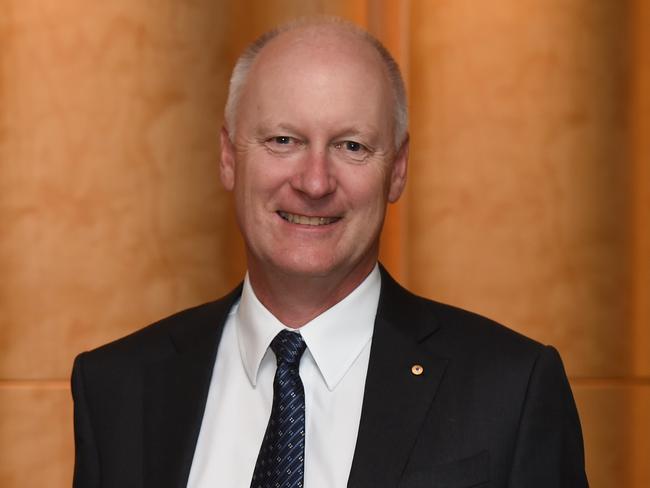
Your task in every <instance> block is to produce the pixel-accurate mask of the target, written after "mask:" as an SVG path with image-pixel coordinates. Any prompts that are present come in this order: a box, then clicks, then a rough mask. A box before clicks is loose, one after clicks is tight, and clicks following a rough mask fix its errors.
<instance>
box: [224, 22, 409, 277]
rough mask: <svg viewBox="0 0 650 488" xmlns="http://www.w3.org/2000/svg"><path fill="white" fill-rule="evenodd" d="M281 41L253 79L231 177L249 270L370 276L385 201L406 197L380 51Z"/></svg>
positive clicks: (227, 179) (227, 168) (345, 42)
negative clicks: (403, 194)
mask: <svg viewBox="0 0 650 488" xmlns="http://www.w3.org/2000/svg"><path fill="white" fill-rule="evenodd" d="M347 36H348V38H346V36H345V35H343V36H341V35H340V33H339V35H338V36H331V35H330V36H329V37H327V36H325V37H324V38H322V39H320V40H316V39H314V38H308V39H302V40H300V39H299V36H296V34H295V33H286V34H283V35H281V36H280V37H278V38H276V39H275V40H273V41H271V43H270V44H269V45H267V46H266V47H265V48H264V49H263V51H262V53H261V54H260V57H259V58H258V59H257V61H256V63H255V65H254V66H253V68H252V71H251V73H250V75H249V79H248V81H247V84H246V85H245V89H244V91H243V94H242V98H241V102H240V105H239V108H238V116H237V119H236V120H237V122H236V130H235V136H234V141H232V142H231V141H230V140H229V138H228V136H227V134H225V132H224V133H223V134H222V163H221V178H222V182H223V184H224V186H225V187H226V189H228V190H234V193H235V204H236V210H237V218H238V222H239V225H240V228H241V231H242V234H243V236H244V240H245V242H246V249H247V258H248V267H249V272H250V273H251V276H253V275H254V274H255V273H258V272H260V273H266V276H272V275H270V273H275V274H277V275H278V277H279V276H280V275H282V276H302V277H308V276H309V277H316V276H320V277H339V278H340V279H344V280H345V279H347V280H357V281H358V280H359V279H360V278H362V277H363V276H365V274H367V273H368V272H369V271H370V269H371V268H372V266H373V265H374V263H375V261H376V259H377V253H378V246H379V233H380V231H381V227H382V224H383V220H384V214H385V210H386V204H387V202H388V201H391V202H393V201H395V200H397V198H399V196H400V194H401V192H402V189H403V185H404V181H405V172H406V158H407V154H406V153H407V148H406V145H405V147H404V148H403V149H402V151H400V152H398V151H397V149H396V148H395V145H394V132H393V131H394V128H393V110H394V105H393V103H394V102H393V95H392V92H391V88H390V85H389V83H388V81H387V77H386V74H385V72H384V68H383V66H382V65H381V64H380V60H379V57H378V55H377V54H376V53H375V52H374V50H372V48H371V47H369V46H368V45H366V44H364V43H361V42H360V41H359V40H357V39H355V38H353V37H351V36H349V34H348V35H347Z"/></svg>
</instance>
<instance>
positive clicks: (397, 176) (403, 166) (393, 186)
mask: <svg viewBox="0 0 650 488" xmlns="http://www.w3.org/2000/svg"><path fill="white" fill-rule="evenodd" d="M408 161H409V136H408V134H407V136H406V140H405V141H404V142H403V143H402V147H400V148H399V151H397V155H396V156H395V161H393V168H392V170H391V173H390V185H389V187H388V201H389V202H390V203H395V202H396V201H397V200H399V197H400V196H401V195H402V192H403V191H404V186H405V185H406V171H407V169H408Z"/></svg>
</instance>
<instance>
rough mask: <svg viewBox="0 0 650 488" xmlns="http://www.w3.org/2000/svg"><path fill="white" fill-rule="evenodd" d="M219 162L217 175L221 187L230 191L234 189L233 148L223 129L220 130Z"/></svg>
mask: <svg viewBox="0 0 650 488" xmlns="http://www.w3.org/2000/svg"><path fill="white" fill-rule="evenodd" d="M220 138H221V162H220V163H219V175H220V177H221V184H222V185H223V187H224V188H225V189H226V190H228V191H232V189H233V188H234V187H235V147H234V146H233V144H232V142H231V140H230V135H228V131H227V130H226V128H225V127H222V128H221V134H220Z"/></svg>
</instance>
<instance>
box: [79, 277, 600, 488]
mask: <svg viewBox="0 0 650 488" xmlns="http://www.w3.org/2000/svg"><path fill="white" fill-rule="evenodd" d="M240 292H241V289H237V290H235V291H233V292H232V293H231V294H229V295H228V296H226V297H224V298H222V299H220V300H217V301H215V302H212V303H208V304H205V305H201V306H199V307H196V308H193V309H190V310H186V311H183V312H180V313H178V314H176V315H174V316H172V317H169V318H166V319H164V320H162V321H160V322H158V323H156V324H153V325H151V326H149V327H147V328H145V329H142V330H140V331H138V332H136V333H134V334H132V335H130V336H128V337H125V338H123V339H120V340H118V341H116V342H113V343H111V344H108V345H106V346H103V347H101V348H99V349H96V350H94V351H91V352H87V353H83V354H81V355H80V356H79V357H77V359H76V361H75V365H74V370H73V374H72V387H73V396H74V402H75V408H74V415H75V418H74V421H75V442H76V462H75V475H74V476H75V478H74V486H75V487H77V488H90V487H100V486H101V487H102V488H130V487H142V488H164V487H182V486H185V485H186V483H187V479H188V475H189V471H190V466H191V462H192V457H193V455H194V449H195V446H196V441H197V438H198V434H199V429H200V426H201V419H202V416H203V410H204V408H205V403H206V398H207V393H208V387H209V383H210V377H211V374H212V367H213V365H214V362H215V357H216V354H217V353H218V344H219V339H220V336H221V330H222V327H223V324H224V322H225V319H226V316H227V314H228V311H229V310H230V307H231V305H232V303H233V301H234V300H236V298H237V297H238V295H239V293H240ZM414 364H419V365H421V366H423V368H424V372H423V373H422V374H421V375H414V374H413V373H412V371H411V368H412V366H413V365H414ZM323 428H327V426H323ZM348 486H349V487H359V488H361V487H365V488H381V487H390V488H394V487H404V488H408V487H410V488H418V487H419V488H424V487H427V488H469V487H512V488H515V487H517V488H554V487H571V488H573V487H576V488H577V487H585V486H587V479H586V476H585V472H584V455H583V446H582V435H581V431H580V423H579V420H578V415H577V412H576V408H575V404H574V401H573V397H572V394H571V390H570V388H569V383H568V381H567V378H566V375H565V373H564V369H563V367H562V362H561V360H560V357H559V355H558V353H557V352H556V351H555V349H553V348H552V347H548V346H543V345H541V344H539V343H537V342H534V341H532V340H530V339H527V338H525V337H523V336H521V335H519V334H517V333H516V332H513V331H511V330H509V329H507V328H505V327H503V326H501V325H498V324H496V323H494V322H491V321H490V320H488V319H485V318H483V317H480V316H478V315H475V314H472V313H469V312H466V311H463V310H459V309H457V308H454V307H450V306H447V305H443V304H440V303H436V302H432V301H429V300H425V299H423V298H420V297H417V296H415V295H413V294H411V293H409V292H408V291H406V290H405V289H403V288H402V287H400V286H399V285H398V284H397V283H396V282H395V281H393V280H392V278H391V277H390V276H389V275H388V274H387V273H386V272H385V270H383V269H382V285H381V295H380V299H379V308H378V311H377V318H376V321H375V330H374V335H373V338H372V346H371V352H370V363H369V366H368V375H367V380H366V387H365V394H364V399H363V410H362V414H361V421H360V425H359V434H358V440H357V445H356V450H355V454H354V460H353V463H352V469H351V472H350V478H349V483H348ZM215 488H216V487H215ZM227 488H238V487H227ZM307 488H317V487H307ZM327 488H330V487H327ZM331 488H337V487H331Z"/></svg>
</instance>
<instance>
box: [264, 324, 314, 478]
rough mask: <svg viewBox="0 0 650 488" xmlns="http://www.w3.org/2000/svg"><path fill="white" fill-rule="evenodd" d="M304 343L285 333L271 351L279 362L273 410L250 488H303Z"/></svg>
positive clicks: (278, 336)
mask: <svg viewBox="0 0 650 488" xmlns="http://www.w3.org/2000/svg"><path fill="white" fill-rule="evenodd" d="M305 347H306V345H305V341H304V340H303V339H302V336H301V335H300V334H298V333H297V332H289V331H288V330H283V331H282V332H280V333H279V334H278V335H277V336H275V338H274V339H273V341H271V349H272V350H273V352H274V353H275V357H276V359H277V361H278V368H277V370H276V371H275V379H274V380H273V407H272V408H271V417H270V418H269V424H268V426H267V427H266V433H265V434H264V440H263V441H262V447H261V448H260V453H259V455H258V457H257V463H256V464H255V471H253V481H252V482H251V488H302V485H303V480H304V475H305V390H304V388H303V386H302V381H301V380H300V376H299V374H298V368H299V366H300V357H301V356H302V353H303V352H304V351H305Z"/></svg>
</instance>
